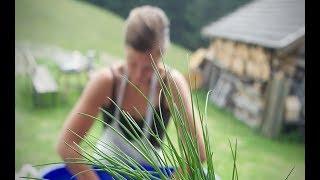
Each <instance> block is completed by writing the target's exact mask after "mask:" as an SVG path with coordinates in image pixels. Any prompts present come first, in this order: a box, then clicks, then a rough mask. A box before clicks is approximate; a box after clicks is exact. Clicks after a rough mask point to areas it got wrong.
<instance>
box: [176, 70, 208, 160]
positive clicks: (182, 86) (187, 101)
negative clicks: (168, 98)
mask: <svg viewBox="0 0 320 180" xmlns="http://www.w3.org/2000/svg"><path fill="white" fill-rule="evenodd" d="M171 75H172V78H173V80H174V82H172V80H171V85H170V86H171V88H172V90H173V94H174V101H175V102H176V104H177V105H178V104H180V100H179V98H178V97H179V96H181V100H182V103H183V105H184V107H185V111H186V115H187V119H186V121H187V123H186V124H187V125H188V128H189V131H190V133H191V134H192V135H193V137H196V139H197V144H198V150H199V154H200V160H201V162H204V161H206V158H207V157H206V153H205V145H204V139H203V134H202V127H201V122H200V119H199V118H198V115H197V113H195V114H194V117H195V118H194V119H195V122H194V121H193V112H192V102H191V95H190V90H189V86H188V83H187V81H186V79H185V77H184V76H183V75H182V74H181V73H179V72H178V71H175V70H174V71H172V72H171ZM179 93H180V94H179ZM181 109H183V108H181ZM195 112H196V111H195ZM194 125H195V126H194ZM195 130H196V131H195Z"/></svg>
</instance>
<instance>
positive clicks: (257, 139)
mask: <svg viewBox="0 0 320 180" xmlns="http://www.w3.org/2000/svg"><path fill="white" fill-rule="evenodd" d="M15 4H16V10H15V13H16V16H15V20H16V22H15V25H16V30H15V35H16V42H20V41H29V42H34V43H44V44H52V45H57V46H60V47H63V48H66V49H70V50H80V51H82V52H85V51H86V50H88V49H97V50H98V51H99V52H107V53H109V54H111V55H114V56H118V57H123V49H122V42H123V37H122V28H123V20H122V19H121V18H119V17H117V16H116V15H114V14H112V13H110V12H107V11H105V10H102V9H99V8H97V7H95V6H92V5H89V4H86V3H83V2H81V1H70V0H65V1H62V0H59V1H58V0H55V1H43V0H16V1H15ZM187 53H188V51H187V50H184V49H182V48H180V47H178V46H175V45H172V46H171V49H170V50H169V52H168V55H167V56H166V57H165V59H166V60H167V61H166V62H167V63H168V64H171V65H172V66H174V67H176V68H178V69H179V70H181V71H185V70H186V68H185V67H186V64H187V63H186V62H187V61H186V57H187ZM47 65H48V66H49V69H50V71H52V72H56V69H55V67H54V66H53V65H50V63H49V64H47ZM54 74H55V73H54ZM74 81H76V80H74ZM15 85H16V89H15V97H16V102H15V104H16V108H15V114H16V119H15V130H16V132H15V145H16V148H15V163H16V165H15V167H16V170H19V169H20V168H21V165H22V164H25V163H31V164H41V163H47V162H55V161H58V160H59V158H58V156H57V154H56V153H55V151H54V145H55V143H56V139H57V136H58V132H59V130H60V129H61V126H62V123H63V121H64V119H65V118H66V116H67V114H68V112H69V111H70V109H71V108H72V106H73V104H74V103H75V101H76V99H77V97H78V96H79V94H80V92H79V91H76V90H73V89H72V90H71V91H69V94H68V95H67V96H65V97H63V98H64V99H63V100H64V101H63V103H59V105H58V106H55V107H52V108H34V107H33V106H32V99H31V88H30V84H29V81H28V79H26V78H25V77H17V78H16V81H15ZM195 93H196V94H199V95H200V103H201V104H203V103H204V96H205V93H204V92H195ZM208 110H209V112H208V116H209V118H208V126H209V130H210V133H211V134H212V138H211V144H212V146H213V149H214V160H215V167H216V170H217V173H218V174H219V175H220V176H221V177H222V179H230V178H231V172H232V171H231V170H232V157H231V151H230V149H229V146H228V139H229V138H230V139H231V140H232V141H234V140H235V139H236V138H237V139H238V170H239V179H259V180H260V179H262V180H263V179H266V180H269V179H284V178H285V177H286V175H287V174H288V173H289V171H290V169H291V168H292V167H293V166H295V170H294V172H293V175H292V176H291V177H290V178H289V179H295V180H301V179H304V174H305V171H304V167H305V164H304V152H305V151H304V145H303V144H299V143H295V142H289V141H287V140H286V141H280V140H270V139H267V138H264V137H262V136H260V135H259V134H257V133H255V132H254V131H252V130H251V129H250V128H248V127H247V126H246V125H244V124H242V123H241V122H240V121H238V120H237V119H235V118H234V117H233V116H232V115H231V114H230V113H227V112H225V111H223V110H220V109H219V108H217V107H215V106H214V105H210V107H209V109H208ZM92 132H93V133H95V134H99V133H100V132H101V126H100V125H99V124H95V126H94V128H93V129H92ZM169 133H174V131H173V126H170V127H169Z"/></svg>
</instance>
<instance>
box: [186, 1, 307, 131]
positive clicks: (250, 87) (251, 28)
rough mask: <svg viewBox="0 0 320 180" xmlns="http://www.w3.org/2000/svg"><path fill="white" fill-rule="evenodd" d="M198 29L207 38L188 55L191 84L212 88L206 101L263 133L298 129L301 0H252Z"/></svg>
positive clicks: (301, 125) (301, 109)
mask: <svg viewBox="0 0 320 180" xmlns="http://www.w3.org/2000/svg"><path fill="white" fill-rule="evenodd" d="M202 35H203V36H204V37H205V38H209V39H210V42H211V43H210V45H209V46H208V47H207V48H200V49H198V50H197V51H196V52H194V54H193V55H192V56H191V65H190V67H191V68H192V70H191V73H192V76H195V77H196V79H197V80H196V81H197V84H194V83H193V84H192V85H193V87H194V88H203V89H205V90H213V92H212V93H211V96H210V100H211V102H212V103H214V104H216V105H217V106H220V107H221V108H226V109H229V110H230V111H232V112H233V113H234V115H235V116H236V117H238V119H240V120H242V121H243V122H245V123H246V124H247V125H249V126H251V127H253V128H257V129H259V130H260V131H261V132H262V133H263V134H264V135H266V136H268V137H276V136H277V135H279V134H280V133H281V132H283V131H286V129H288V127H294V128H300V129H301V130H302V131H301V132H303V134H304V122H305V118H304V112H305V110H304V109H305V108H304V99H305V94H304V92H305V91H304V87H305V85H304V82H305V66H304V63H305V55H304V49H305V43H304V39H305V1H303V0H259V1H253V2H251V3H248V4H246V5H244V6H242V7H240V8H238V9H237V10H236V11H234V12H232V13H231V14H229V15H227V16H225V17H222V18H220V19H219V20H217V21H216V22H212V23H210V24H209V25H207V26H205V27H204V28H203V29H202Z"/></svg>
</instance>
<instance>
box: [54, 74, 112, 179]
mask: <svg viewBox="0 0 320 180" xmlns="http://www.w3.org/2000/svg"><path fill="white" fill-rule="evenodd" d="M112 81H113V77H112V73H111V71H110V69H108V70H107V69H105V70H104V71H101V72H97V73H96V74H95V75H94V76H93V78H92V79H91V80H90V81H89V82H88V84H87V85H86V88H85V89H84V91H83V93H82V94H81V96H80V98H79V100H78V102H77V103H76V105H75V106H74V108H73V109H72V111H71V112H70V113H69V116H68V117H67V119H66V121H65V123H64V125H63V128H62V131H61V133H60V136H59V139H58V144H57V152H58V154H59V155H60V156H61V158H62V159H64V160H65V161H68V158H82V157H81V155H80V154H78V153H77V152H76V151H74V150H73V149H72V148H70V147H68V146H67V145H66V144H65V142H66V143H68V144H69V145H71V146H72V147H73V148H74V149H76V150H77V151H79V152H81V150H80V149H79V148H78V147H77V146H76V145H75V144H74V143H76V144H80V143H81V139H80V138H78V137H77V136H76V135H74V134H73V133H72V132H70V131H69V130H68V129H71V130H72V131H74V132H76V133H77V134H78V135H79V136H80V137H84V136H85V134H86V132H88V131H89V129H90V128H91V126H92V125H93V123H94V120H93V119H91V118H89V117H86V116H84V115H80V114H78V113H86V114H90V115H92V116H96V115H97V114H98V112H99V107H101V106H102V105H103V104H105V103H108V99H107V97H108V96H110V95H111V93H112V92H111V91H112V84H113V83H112ZM69 161H70V160H69ZM67 167H68V169H69V170H70V171H71V172H72V173H73V174H76V173H79V172H81V171H87V170H89V169H90V166H87V165H84V164H71V163H69V164H67ZM77 178H78V179H80V180H81V179H97V175H96V174H95V173H94V172H93V171H89V172H87V173H83V174H81V175H79V176H77Z"/></svg>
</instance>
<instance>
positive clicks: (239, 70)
mask: <svg viewBox="0 0 320 180" xmlns="http://www.w3.org/2000/svg"><path fill="white" fill-rule="evenodd" d="M208 54H210V55H207V56H214V58H213V59H214V60H215V61H216V62H217V64H219V65H220V66H221V68H224V69H228V70H229V71H231V72H232V73H234V74H236V75H238V76H240V77H247V78H251V79H254V80H260V81H267V80H268V79H269V78H270V71H271V70H270V54H269V53H268V52H267V51H266V50H265V49H263V48H262V47H253V46H248V45H246V44H244V43H235V42H233V41H228V40H224V41H223V40H221V39H217V40H215V41H214V42H213V43H212V44H211V45H210V47H209V50H208Z"/></svg>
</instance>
